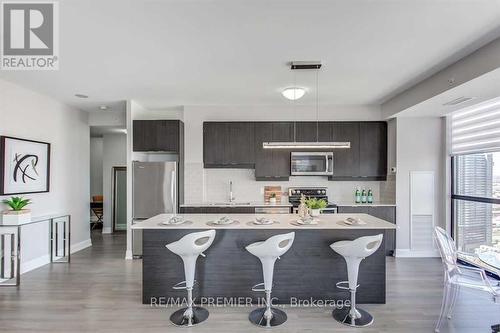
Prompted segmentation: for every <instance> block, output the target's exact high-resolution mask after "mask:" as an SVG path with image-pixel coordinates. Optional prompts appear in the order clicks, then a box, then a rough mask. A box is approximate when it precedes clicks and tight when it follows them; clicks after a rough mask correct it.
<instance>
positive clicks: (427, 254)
mask: <svg viewBox="0 0 500 333" xmlns="http://www.w3.org/2000/svg"><path fill="white" fill-rule="evenodd" d="M394 256H395V257H396V258H439V257H440V255H439V252H438V250H436V249H431V250H410V249H396V251H395V253H394Z"/></svg>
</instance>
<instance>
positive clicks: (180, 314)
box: [165, 230, 215, 327]
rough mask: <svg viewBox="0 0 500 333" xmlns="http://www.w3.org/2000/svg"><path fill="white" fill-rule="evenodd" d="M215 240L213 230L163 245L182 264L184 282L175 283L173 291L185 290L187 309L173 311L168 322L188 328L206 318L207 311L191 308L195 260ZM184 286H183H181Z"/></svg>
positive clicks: (195, 307)
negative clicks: (175, 255) (179, 258)
mask: <svg viewBox="0 0 500 333" xmlns="http://www.w3.org/2000/svg"><path fill="white" fill-rule="evenodd" d="M214 238H215V230H208V231H202V232H193V233H190V234H187V235H185V236H184V237H182V238H181V239H179V240H178V241H175V242H173V243H170V244H167V245H165V247H166V248H167V249H169V250H170V251H172V252H173V253H175V254H177V255H178V256H179V257H181V258H182V261H183V262H184V276H185V278H186V280H185V281H182V282H179V283H177V284H176V285H175V286H173V288H174V289H186V290H187V294H188V297H187V302H188V304H187V307H186V308H182V309H180V310H177V311H175V312H174V313H172V315H171V316H170V321H171V322H172V323H173V324H174V325H176V326H181V327H189V326H194V325H196V324H199V323H201V322H203V321H205V320H206V319H207V318H208V310H207V309H205V308H202V307H200V306H193V305H194V304H193V286H194V283H195V281H194V273H195V268H196V260H197V259H198V256H199V255H201V256H203V257H205V255H204V254H203V251H205V250H206V249H208V248H209V247H210V245H212V242H213V241H214ZM182 284H184V285H182Z"/></svg>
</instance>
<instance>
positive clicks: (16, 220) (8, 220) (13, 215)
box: [2, 209, 31, 225]
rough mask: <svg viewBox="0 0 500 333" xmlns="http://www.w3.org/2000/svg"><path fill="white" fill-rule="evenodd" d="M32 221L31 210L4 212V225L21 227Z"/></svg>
mask: <svg viewBox="0 0 500 333" xmlns="http://www.w3.org/2000/svg"><path fill="white" fill-rule="evenodd" d="M30 221H31V211H30V210H29V209H21V210H4V211H3V212H2V224H3V225H19V224H23V223H27V222H30Z"/></svg>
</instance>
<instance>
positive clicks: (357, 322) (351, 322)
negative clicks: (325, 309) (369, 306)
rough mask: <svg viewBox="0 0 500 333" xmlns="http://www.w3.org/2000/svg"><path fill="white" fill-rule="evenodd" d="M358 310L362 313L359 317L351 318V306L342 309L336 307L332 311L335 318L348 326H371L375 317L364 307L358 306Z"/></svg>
mask: <svg viewBox="0 0 500 333" xmlns="http://www.w3.org/2000/svg"><path fill="white" fill-rule="evenodd" d="M356 310H357V311H358V312H359V314H360V315H361V316H360V317H359V318H356V319H354V318H351V316H349V311H351V308H350V307H344V308H342V309H334V310H333V312H332V316H333V319H335V320H336V321H338V322H339V323H342V324H344V325H347V326H351V327H365V326H370V325H371V324H372V323H373V317H372V315H371V314H369V313H368V312H366V311H365V310H363V309H359V308H356Z"/></svg>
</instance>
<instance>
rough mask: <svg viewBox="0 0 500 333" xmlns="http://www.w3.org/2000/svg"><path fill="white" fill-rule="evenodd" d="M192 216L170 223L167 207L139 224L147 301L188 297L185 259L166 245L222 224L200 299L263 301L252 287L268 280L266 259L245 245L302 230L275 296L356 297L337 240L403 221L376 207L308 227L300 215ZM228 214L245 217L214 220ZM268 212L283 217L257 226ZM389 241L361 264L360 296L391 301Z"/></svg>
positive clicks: (201, 272) (203, 266) (282, 263)
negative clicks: (342, 285)
mask: <svg viewBox="0 0 500 333" xmlns="http://www.w3.org/2000/svg"><path fill="white" fill-rule="evenodd" d="M181 216H182V217H183V218H184V219H185V220H186V221H189V222H187V223H184V224H180V225H165V224H163V223H164V222H166V221H168V220H169V219H170V218H171V217H172V215H171V214H161V215H157V216H155V217H152V218H150V219H148V220H145V221H143V222H141V223H138V224H134V225H133V226H132V228H133V229H143V231H144V232H143V262H142V265H143V299H142V301H143V303H144V304H151V303H155V304H158V301H159V300H160V303H161V300H163V302H168V300H174V299H178V298H181V299H182V298H183V297H184V294H185V292H184V291H183V290H174V289H172V286H174V285H175V284H177V283H179V282H181V281H183V280H184V271H183V265H182V260H181V258H180V257H178V256H177V255H175V254H173V253H172V252H170V251H169V250H168V249H166V248H165V245H166V244H168V243H171V242H173V241H176V240H178V239H180V238H181V237H182V236H184V235H186V234H188V233H191V232H196V231H202V230H207V229H214V230H216V231H217V234H216V236H215V240H214V242H213V244H212V246H211V247H210V248H209V249H208V250H207V251H206V258H203V257H200V258H198V263H197V266H196V280H197V281H198V282H199V286H198V287H195V291H194V295H195V297H197V298H198V299H200V298H211V299H215V298H225V299H236V298H244V299H251V300H252V301H253V302H257V301H258V300H259V299H260V298H261V297H262V293H257V292H252V290H251V288H252V286H254V285H255V284H257V283H260V282H262V280H263V279H262V268H261V263H260V261H259V259H258V258H256V257H255V256H253V255H251V254H250V253H249V252H247V251H246V250H245V246H247V245H249V244H251V243H254V242H257V241H262V240H266V239H267V238H269V237H271V236H273V235H276V234H281V233H286V232H290V231H295V240H294V243H293V245H292V247H291V249H290V250H289V251H288V252H287V253H286V254H285V255H284V256H283V257H282V258H281V260H278V261H277V262H276V265H275V271H274V285H275V287H274V288H273V297H275V301H274V303H282V304H290V303H292V304H293V303H294V302H300V301H309V302H310V301H311V300H314V301H325V302H332V301H338V300H345V299H348V298H349V295H348V292H346V291H345V290H341V289H337V288H336V287H335V283H337V282H339V281H345V280H347V269H346V264H345V261H344V259H343V258H342V257H341V256H340V255H338V254H336V253H335V252H334V251H333V250H332V249H331V248H330V246H329V245H330V244H331V243H333V242H336V241H339V240H352V239H355V238H358V237H361V236H368V235H376V234H380V233H382V234H384V235H385V234H386V232H388V231H389V230H392V229H395V225H394V224H392V223H389V222H387V221H384V220H382V219H379V218H376V217H373V216H370V215H368V214H324V215H321V216H320V217H319V218H318V223H317V224H315V225H306V226H300V225H296V224H295V223H294V222H293V221H295V220H296V219H297V215H294V214H183V215H181ZM222 216H227V217H229V218H231V219H234V220H237V221H238V223H234V224H231V225H220V226H212V225H208V224H207V222H209V221H216V220H218V219H219V218H220V217H222ZM258 217H266V218H269V219H272V220H274V221H276V223H274V224H270V225H255V224H253V223H252V221H254V220H255V218H258ZM347 217H353V218H359V219H361V220H362V221H364V222H365V223H366V224H364V225H356V226H354V225H347V224H345V223H343V220H345V219H346V218H347ZM384 248H385V244H384V243H383V244H382V245H381V246H380V248H379V249H378V250H377V251H376V252H375V253H374V254H373V255H372V256H370V257H368V258H366V259H365V260H364V261H363V262H362V263H361V267H360V272H359V280H358V283H359V284H360V286H359V288H358V293H357V294H358V296H357V299H358V303H374V304H381V303H385V284H386V272H385V251H384Z"/></svg>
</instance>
